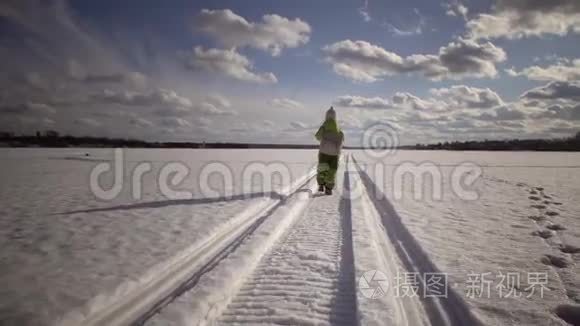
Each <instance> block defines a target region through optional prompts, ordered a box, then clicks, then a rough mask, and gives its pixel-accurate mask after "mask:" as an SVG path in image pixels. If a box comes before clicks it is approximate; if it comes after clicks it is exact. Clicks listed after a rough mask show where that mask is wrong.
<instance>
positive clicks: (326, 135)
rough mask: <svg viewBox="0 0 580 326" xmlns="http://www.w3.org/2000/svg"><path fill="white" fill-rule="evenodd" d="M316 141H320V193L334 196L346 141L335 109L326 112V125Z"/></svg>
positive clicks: (318, 180)
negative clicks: (333, 192)
mask: <svg viewBox="0 0 580 326" xmlns="http://www.w3.org/2000/svg"><path fill="white" fill-rule="evenodd" d="M316 139H317V140H318V141H320V149H319V151H318V175H317V176H316V181H317V182H318V191H320V192H322V191H324V193H325V194H327V195H332V189H333V188H334V179H335V177H336V170H337V169H338V158H339V157H340V150H341V149H342V143H343V141H344V134H343V133H342V131H340V129H339V128H338V124H337V123H336V112H335V111H334V108H333V107H330V109H329V110H328V111H326V118H325V120H324V123H322V125H321V126H320V128H319V129H318V132H316Z"/></svg>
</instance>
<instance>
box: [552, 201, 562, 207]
mask: <svg viewBox="0 0 580 326" xmlns="http://www.w3.org/2000/svg"><path fill="white" fill-rule="evenodd" d="M552 204H554V205H558V206H560V205H562V203H561V202H558V201H555V202H553V203H552Z"/></svg>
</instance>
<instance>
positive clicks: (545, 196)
mask: <svg viewBox="0 0 580 326" xmlns="http://www.w3.org/2000/svg"><path fill="white" fill-rule="evenodd" d="M544 198H546V199H552V196H548V195H544Z"/></svg>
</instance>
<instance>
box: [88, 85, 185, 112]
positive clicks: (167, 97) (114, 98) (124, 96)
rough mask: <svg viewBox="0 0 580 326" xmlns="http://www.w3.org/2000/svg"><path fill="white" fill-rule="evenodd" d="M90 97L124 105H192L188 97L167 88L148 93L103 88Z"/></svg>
mask: <svg viewBox="0 0 580 326" xmlns="http://www.w3.org/2000/svg"><path fill="white" fill-rule="evenodd" d="M91 98H92V99H93V100H95V101H102V102H107V103H114V104H121V105H126V106H143V107H150V106H153V107H185V108H189V107H192V106H193V103H192V101H191V100H190V99H188V98H186V97H183V96H180V95H178V94H177V93H176V92H175V91H172V90H168V89H157V90H154V91H152V92H150V93H139V92H131V91H126V90H125V91H114V90H110V89H105V90H104V91H103V92H101V93H97V94H93V95H92V96H91Z"/></svg>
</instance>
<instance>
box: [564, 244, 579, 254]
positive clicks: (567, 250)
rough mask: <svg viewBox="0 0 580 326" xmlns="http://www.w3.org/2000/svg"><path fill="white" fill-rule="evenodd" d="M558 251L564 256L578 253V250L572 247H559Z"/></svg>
mask: <svg viewBox="0 0 580 326" xmlns="http://www.w3.org/2000/svg"><path fill="white" fill-rule="evenodd" d="M560 251H561V252H563V253H566V254H578V253H580V248H578V247H575V246H572V245H561V246H560Z"/></svg>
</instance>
